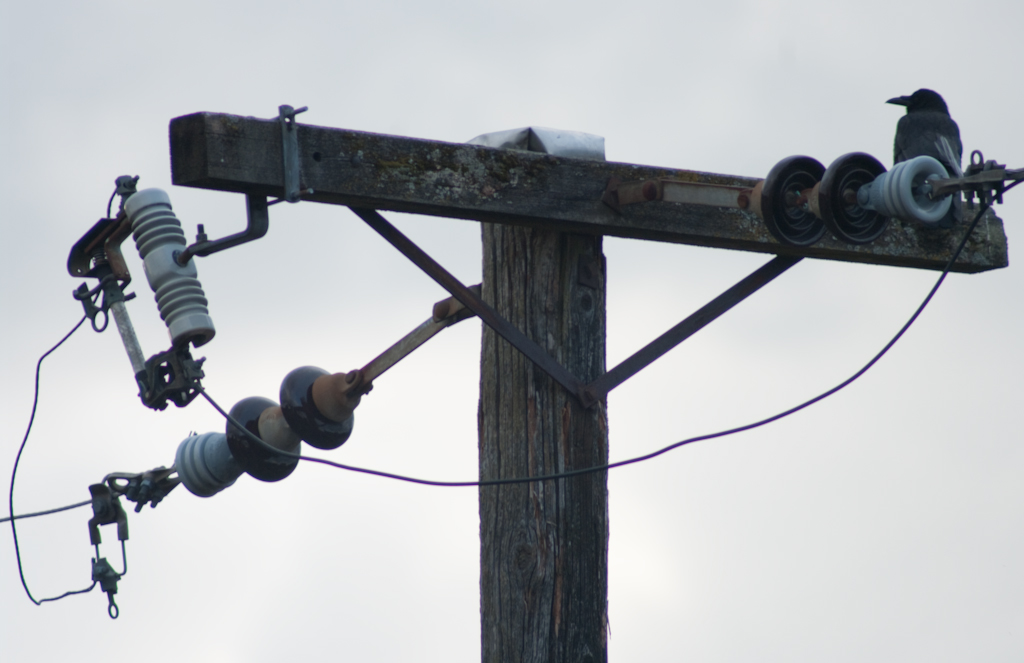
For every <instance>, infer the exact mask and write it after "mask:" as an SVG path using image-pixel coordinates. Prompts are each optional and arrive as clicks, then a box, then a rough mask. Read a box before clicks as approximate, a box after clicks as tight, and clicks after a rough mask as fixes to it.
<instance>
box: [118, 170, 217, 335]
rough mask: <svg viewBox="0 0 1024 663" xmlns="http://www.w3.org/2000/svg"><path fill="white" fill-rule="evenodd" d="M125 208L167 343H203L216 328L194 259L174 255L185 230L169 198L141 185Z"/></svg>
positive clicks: (180, 246) (181, 245) (179, 246)
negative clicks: (185, 260) (182, 260)
mask: <svg viewBox="0 0 1024 663" xmlns="http://www.w3.org/2000/svg"><path fill="white" fill-rule="evenodd" d="M124 209H125V212H126V213H127V214H128V218H129V219H130V220H131V224H132V236H133V237H135V246H136V247H137V248H138V249H139V255H140V256H141V257H142V261H143V266H144V269H145V272H146V279H147V280H148V281H149V287H150V288H152V289H153V292H154V293H156V303H157V307H158V308H159V309H160V317H161V318H163V320H164V323H166V325H167V331H168V332H169V333H170V335H171V343H172V344H173V345H175V346H178V345H181V344H187V343H192V345H194V346H196V347H199V346H200V345H203V344H204V343H206V342H207V341H209V340H210V339H212V338H213V336H214V334H215V333H216V331H215V330H214V328H213V320H212V319H211V318H210V311H209V309H207V308H206V304H207V301H206V295H205V293H204V292H203V287H202V285H200V284H199V279H197V278H196V276H197V271H196V263H195V260H189V261H188V264H186V265H179V264H178V261H177V258H176V255H175V254H176V253H179V252H181V251H182V250H184V249H185V233H184V232H183V231H182V229H181V223H180V222H179V221H178V217H176V216H175V215H174V211H173V210H172V209H171V200H170V198H168V197H167V194H166V193H165V192H164V191H162V190H161V189H144V190H142V191H139V192H138V193H136V194H134V195H132V196H131V197H130V198H128V200H127V201H126V202H125V204H124Z"/></svg>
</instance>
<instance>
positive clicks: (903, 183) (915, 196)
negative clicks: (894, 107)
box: [857, 156, 953, 224]
mask: <svg viewBox="0 0 1024 663" xmlns="http://www.w3.org/2000/svg"><path fill="white" fill-rule="evenodd" d="M947 177H949V174H948V173H947V172H946V169H945V168H944V167H943V166H942V164H941V163H939V160H938V159H935V158H934V157H928V156H921V157H914V158H913V159H910V160H909V161H903V162H900V163H898V164H896V165H895V166H893V168H892V170H890V171H888V172H886V173H882V174H881V175H879V176H878V177H876V178H875V180H874V181H873V182H871V183H870V184H865V185H864V186H862V187H861V188H860V190H859V191H857V204H858V205H860V206H861V207H863V208H865V209H869V210H873V211H875V212H878V213H879V214H882V215H884V216H888V217H895V218H897V219H902V220H904V221H917V222H919V223H926V224H933V223H938V222H939V220H941V219H942V217H944V216H946V212H948V211H949V206H950V205H952V204H953V199H952V198H951V197H950V196H945V197H943V198H939V199H938V200H932V199H931V198H929V197H928V192H929V191H930V187H929V186H928V185H927V182H928V180H936V179H945V178H947Z"/></svg>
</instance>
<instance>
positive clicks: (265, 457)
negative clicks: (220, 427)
mask: <svg viewBox="0 0 1024 663" xmlns="http://www.w3.org/2000/svg"><path fill="white" fill-rule="evenodd" d="M275 405H277V403H275V402H274V401H272V400H270V399H269V398H262V397H260V396H250V397H249V398H243V399H242V400H240V401H238V402H237V403H235V405H234V407H232V408H231V412H230V413H229V414H230V415H231V416H232V417H234V418H235V419H237V420H238V422H239V423H240V424H242V425H243V426H245V428H246V430H248V431H249V432H250V433H252V434H253V435H256V436H257V437H259V434H260V429H259V422H260V415H261V414H263V411H264V410H266V409H267V408H269V407H274V406H275ZM226 432H227V437H228V449H230V450H231V455H232V456H234V457H235V460H237V461H238V464H239V465H241V467H242V469H243V470H245V471H246V472H247V473H249V474H250V475H252V476H253V477H255V478H257V479H259V480H260V481H280V480H281V479H283V478H285V477H286V476H288V475H289V474H291V473H292V472H294V471H295V466H296V465H298V464H299V460H298V459H297V458H288V457H287V456H282V455H280V454H275V453H274V452H272V451H270V450H269V449H265V448H263V447H261V446H259V445H257V444H256V443H255V442H253V441H252V440H250V439H249V438H248V437H247V436H246V435H245V434H244V433H242V432H241V431H239V430H238V429H237V428H235V427H234V426H233V425H232V424H231V422H230V421H229V422H228V424H227V430H226ZM261 439H262V438H261ZM281 451H287V452H289V453H293V454H298V453H299V442H296V443H295V446H294V447H292V448H290V449H282V450H281Z"/></svg>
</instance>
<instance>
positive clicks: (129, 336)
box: [110, 302, 146, 375]
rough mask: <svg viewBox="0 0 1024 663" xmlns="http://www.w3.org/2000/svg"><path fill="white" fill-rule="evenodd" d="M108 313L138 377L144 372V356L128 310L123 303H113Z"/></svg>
mask: <svg viewBox="0 0 1024 663" xmlns="http://www.w3.org/2000/svg"><path fill="white" fill-rule="evenodd" d="M110 312H111V313H112V314H113V315H114V324H116V325H117V332H118V333H119V334H121V342H122V343H124V349H125V351H127V352H128V360H129V361H130V362H131V363H132V370H133V371H134V372H135V375H138V374H139V373H140V372H142V371H144V370H146V355H145V354H143V352H142V346H140V345H139V339H138V337H137V336H136V335H135V327H133V326H132V319H131V318H129V317H128V309H127V308H125V305H124V302H114V303H113V304H111V305H110Z"/></svg>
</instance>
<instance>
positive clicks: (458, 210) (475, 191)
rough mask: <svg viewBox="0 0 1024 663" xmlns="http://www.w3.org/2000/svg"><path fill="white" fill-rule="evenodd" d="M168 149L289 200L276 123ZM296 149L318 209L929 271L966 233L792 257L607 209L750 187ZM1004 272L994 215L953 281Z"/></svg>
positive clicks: (714, 217)
mask: <svg viewBox="0 0 1024 663" xmlns="http://www.w3.org/2000/svg"><path fill="white" fill-rule="evenodd" d="M170 141H171V172H172V178H173V182H174V183H175V184H180V185H184V186H193V187H201V188H207V189H217V190H222V191H234V192H244V193H257V194H263V195H267V196H280V195H282V192H283V189H282V182H283V178H284V174H283V167H282V163H281V136H280V128H279V126H278V124H277V121H276V120H264V119H258V118H252V117H240V116H237V115H227V114H221V113H196V114H193V115H186V116H183V117H179V118H175V119H174V120H172V121H171V126H170ZM298 141H299V152H300V159H301V169H302V185H303V186H304V187H311V188H313V189H314V190H315V193H314V194H313V195H312V196H309V197H308V199H309V200H312V201H315V202H321V203H331V204H337V205H350V206H358V207H370V208H375V209H381V210H396V211H401V212H413V213H418V214H429V215H435V216H447V217H455V218H462V219H473V220H477V221H489V222H496V223H502V224H513V225H523V226H532V227H537V228H544V229H547V230H558V231H563V232H575V233H587V234H598V235H613V236H618V237H634V238H639V239H649V240H657V241H665V242H677V243H681V244H695V245H701V246H711V247H719V248H729V249H738V250H744V251H757V252H761V253H775V254H783V255H796V256H806V257H811V258H823V259H829V260H843V261H850V262H863V263H871V264H878V265H895V266H902V267H914V268H923V269H941V268H942V267H943V266H944V265H945V263H946V261H947V260H948V258H949V255H950V254H951V253H952V250H953V247H954V246H955V244H956V242H957V241H958V240H959V238H960V235H959V233H960V232H962V230H961V229H959V228H954V229H952V230H938V229H925V228H922V227H920V226H915V225H910V224H904V223H902V222H900V221H893V223H892V224H890V226H889V228H888V229H887V230H886V232H885V233H884V234H883V235H882V236H881V237H880V238H879V239H878V240H876V241H875V242H873V243H871V244H868V245H863V246H854V245H850V244H844V243H842V242H840V241H838V240H836V239H835V238H833V237H825V238H824V239H822V241H820V242H819V243H818V244H816V245H814V246H812V247H792V246H787V245H782V244H779V243H778V242H776V241H775V240H774V239H773V238H772V237H771V235H770V234H769V233H768V231H767V229H766V228H765V226H764V223H763V222H762V221H761V220H760V219H759V218H758V217H757V216H755V215H754V214H753V213H751V212H746V211H743V210H739V209H727V208H718V207H702V206H698V205H683V204H676V203H664V202H650V203H643V204H637V205H629V206H626V207H623V209H622V212H621V213H619V212H615V211H613V210H612V209H610V208H609V207H607V206H606V205H604V204H603V203H602V202H600V201H601V194H602V193H603V192H604V190H605V187H606V185H607V183H608V180H609V179H610V178H611V177H618V178H620V179H622V180H623V181H635V180H647V179H657V178H671V179H680V180H687V181H695V182H705V183H709V184H732V185H740V186H752V185H753V183H754V182H755V181H756V180H755V179H752V178H747V177H738V176H731V175H716V174H712V173H702V172H696V171H689V170H675V169H669V168H656V167H651V166H638V165H633V164H625V163H612V162H599V161H590V160H583V159H569V158H563V157H553V156H550V155H546V154H538V153H535V152H523V151H518V150H498V149H493V148H488V147H480V146H475V145H465V144H461V143H445V142H440V141H431V140H420V139H414V138H404V137H398V136H387V135H382V134H371V133H366V132H359V131H348V130H344V129H332V128H326V127H317V126H311V125H305V124H300V125H298ZM1007 264H1008V259H1007V246H1006V236H1005V234H1004V232H1003V225H1002V222H1001V221H1000V220H999V219H998V218H996V217H995V216H991V217H988V218H986V219H984V220H982V222H981V223H980V224H979V226H978V228H977V229H976V230H975V232H974V233H973V235H972V238H971V240H970V242H969V243H968V245H967V248H966V249H965V251H964V253H963V254H962V255H961V256H960V258H959V259H958V261H957V264H956V265H955V267H954V271H960V272H982V271H986V270H989V269H996V268H1000V267H1005V266H1006V265H1007Z"/></svg>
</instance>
